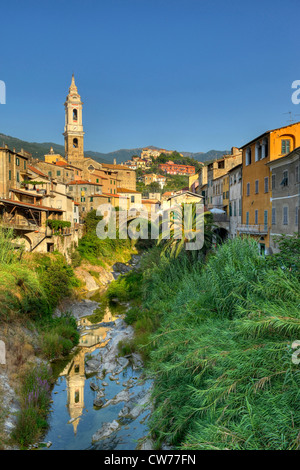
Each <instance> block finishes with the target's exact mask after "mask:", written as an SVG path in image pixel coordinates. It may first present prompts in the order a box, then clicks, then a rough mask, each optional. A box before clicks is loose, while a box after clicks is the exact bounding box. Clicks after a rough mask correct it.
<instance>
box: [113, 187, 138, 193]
mask: <svg viewBox="0 0 300 470" xmlns="http://www.w3.org/2000/svg"><path fill="white" fill-rule="evenodd" d="M117 191H118V193H134V194H141V193H140V192H139V191H135V190H134V189H127V188H117Z"/></svg>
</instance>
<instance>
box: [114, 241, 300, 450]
mask: <svg viewBox="0 0 300 470" xmlns="http://www.w3.org/2000/svg"><path fill="white" fill-rule="evenodd" d="M281 242H282V243H283V245H284V246H285V243H288V245H289V247H290V246H294V251H293V256H294V259H295V261H297V259H298V260H299V243H298V241H297V238H294V239H293V240H291V239H290V240H289V241H288V242H287V241H286V240H281ZM287 249H289V248H287ZM199 255H200V254H199V253H198V254H196V253H195V254H194V256H193V257H189V256H186V254H185V252H184V251H181V252H180V253H179V254H178V256H177V257H174V256H170V255H169V254H168V251H166V252H165V253H163V254H161V253H160V250H159V249H158V248H157V247H156V248H155V249H153V250H152V251H151V252H149V253H148V254H147V255H146V256H145V257H144V259H143V266H142V268H143V271H142V273H143V274H142V281H139V282H138V284H139V289H140V291H141V294H140V298H139V303H138V302H137V301H136V305H134V306H133V308H132V309H131V310H129V312H128V313H127V318H126V319H127V321H128V323H130V324H133V325H134V326H135V328H136V331H137V336H136V338H135V340H134V342H132V343H131V344H121V345H120V353H121V354H122V353H125V354H126V353H128V351H132V350H135V349H136V348H138V349H139V350H141V352H142V353H143V354H144V358H145V359H147V364H148V368H149V370H150V373H151V374H153V376H155V387H154V393H153V399H154V405H155V409H154V413H153V415H152V419H151V431H152V435H153V437H154V438H155V439H156V442H157V445H158V446H160V444H161V443H162V442H163V441H166V442H168V443H169V444H170V445H172V446H174V447H176V448H179V449H192V450H196V449H200V450H201V449H210V450H212V449H218V450H219V449H221V450H223V449H232V450H239V449H241V450H252V449H257V450H260V449H266V450H271V449H276V450H279V449H280V450H291V449H299V426H300V405H299V390H300V369H299V365H296V364H294V363H293V362H292V353H293V349H292V343H293V341H295V340H296V339H298V338H299V335H300V318H299V317H300V314H299V304H300V287H299V280H298V278H297V271H296V270H295V269H293V267H292V269H290V262H291V260H290V258H289V257H286V256H285V253H284V252H283V253H282V254H281V256H275V257H272V258H263V257H261V256H260V255H259V253H258V248H257V244H256V243H255V242H254V241H251V240H247V239H244V240H242V239H239V238H237V239H235V240H232V241H228V242H226V243H225V244H223V245H220V246H219V247H218V248H217V250H216V251H215V252H210V253H207V255H206V257H203V256H201V255H200V256H199ZM118 282H119V287H118V289H119V290H118V289H117V288H116V287H113V290H114V292H118V294H119V295H120V291H122V290H123V289H124V290H125V287H124V282H125V281H124V279H120V281H119V280H118ZM131 289H132V287H131Z"/></svg>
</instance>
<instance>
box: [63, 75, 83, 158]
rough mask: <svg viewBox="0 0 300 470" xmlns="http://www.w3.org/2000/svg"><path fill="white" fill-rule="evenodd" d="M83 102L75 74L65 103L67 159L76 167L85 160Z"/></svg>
mask: <svg viewBox="0 0 300 470" xmlns="http://www.w3.org/2000/svg"><path fill="white" fill-rule="evenodd" d="M82 105H83V103H82V101H81V98H80V95H79V93H78V91H77V86H76V85H75V78H74V74H73V75H72V82H71V86H70V88H69V94H68V96H67V98H66V102H65V131H64V133H63V136H64V137H65V158H66V160H67V161H68V162H69V163H70V164H74V165H76V163H80V162H82V161H83V159H84V152H83V136H84V132H83V126H82Z"/></svg>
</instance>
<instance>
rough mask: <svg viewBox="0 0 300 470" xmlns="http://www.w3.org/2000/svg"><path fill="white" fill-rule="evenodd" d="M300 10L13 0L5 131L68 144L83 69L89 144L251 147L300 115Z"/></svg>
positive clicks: (0, 121) (3, 38)
mask: <svg viewBox="0 0 300 470" xmlns="http://www.w3.org/2000/svg"><path fill="white" fill-rule="evenodd" d="M299 13H300V3H299V0H285V1H283V0H271V1H269V0H260V1H257V0H252V1H248V0H243V1H241V0H233V1H231V0H227V1H226V0H223V1H220V0H216V1H215V0H209V1H206V0H184V1H183V0H97V1H92V0H85V1H78V0H73V1H70V0H60V1H56V0H51V1H31V0H26V2H20V1H16V0H10V1H9V2H5V5H4V2H2V5H1V8H0V15H1V29H0V44H1V54H0V80H4V81H5V83H6V90H7V96H6V105H0V133H4V134H8V135H12V136H14V137H18V138H20V139H24V140H28V141H35V142H50V141H52V142H56V143H60V144H63V136H62V132H63V127H64V107H63V103H64V101H65V97H66V95H67V93H68V88H69V86H70V82H71V75H72V72H74V74H75V79H76V84H77V86H78V91H79V93H80V94H81V97H82V100H83V102H84V114H83V119H84V129H85V132H86V134H85V149H86V150H95V151H99V152H110V151H113V150H117V149H120V148H135V147H142V146H147V145H155V146H159V147H164V148H167V149H177V150H179V151H180V150H181V151H191V152H196V151H208V150H210V149H219V150H223V149H229V148H230V147H232V146H240V145H242V144H244V143H245V142H247V141H248V140H250V139H252V138H253V137H255V136H256V135H258V134H261V133H262V132H264V131H265V130H268V129H271V128H276V127H280V126H282V125H286V124H287V123H288V119H289V115H288V114H284V113H287V112H288V111H291V112H292V113H293V115H294V116H295V115H296V114H299V115H300V105H295V104H293V103H292V101H291V94H292V91H293V90H292V89H291V84H292V82H293V81H294V80H300V41H299ZM295 119H296V120H300V116H299V117H297V116H295Z"/></svg>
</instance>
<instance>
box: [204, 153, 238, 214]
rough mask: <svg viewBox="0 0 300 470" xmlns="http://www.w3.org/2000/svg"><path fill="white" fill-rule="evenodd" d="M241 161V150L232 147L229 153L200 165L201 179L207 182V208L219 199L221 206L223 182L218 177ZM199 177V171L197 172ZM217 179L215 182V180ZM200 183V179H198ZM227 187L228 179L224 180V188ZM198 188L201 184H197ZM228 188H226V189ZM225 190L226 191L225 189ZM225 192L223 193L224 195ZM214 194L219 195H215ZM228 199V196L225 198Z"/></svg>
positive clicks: (210, 207) (225, 173) (211, 206)
mask: <svg viewBox="0 0 300 470" xmlns="http://www.w3.org/2000/svg"><path fill="white" fill-rule="evenodd" d="M241 163H242V152H241V151H240V150H239V149H238V148H237V147H233V148H232V150H231V155H224V156H223V157H222V158H219V159H218V160H214V161H213V162H211V163H209V164H208V165H207V166H204V167H202V172H201V177H202V181H203V183H204V184H205V181H206V182H207V192H206V195H205V196H206V206H207V208H208V209H212V208H213V207H214V202H215V203H216V201H219V205H220V206H223V199H222V197H223V184H222V179H220V180H219V178H221V177H224V176H225V175H227V173H228V171H229V170H231V169H232V168H234V167H235V166H237V165H239V164H241ZM199 178H200V173H199ZM216 180H218V181H217V182H215V181H216ZM199 183H200V181H199ZM227 187H228V181H227V182H226V188H227ZM199 189H200V191H201V186H200V184H199ZM227 190H228V189H227ZM227 190H226V191H227ZM226 195H227V194H225V197H226ZM216 196H221V197H217V199H216ZM227 200H228V198H227Z"/></svg>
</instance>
